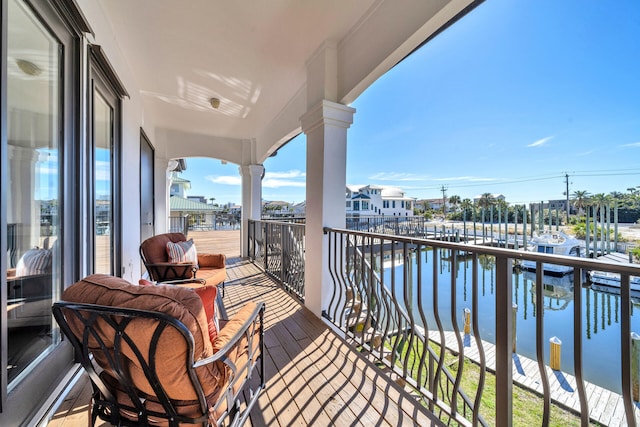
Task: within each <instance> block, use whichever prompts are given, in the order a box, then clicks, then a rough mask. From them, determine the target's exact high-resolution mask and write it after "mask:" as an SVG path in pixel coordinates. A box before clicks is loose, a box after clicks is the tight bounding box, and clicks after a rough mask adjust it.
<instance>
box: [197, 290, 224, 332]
mask: <svg viewBox="0 0 640 427" xmlns="http://www.w3.org/2000/svg"><path fill="white" fill-rule="evenodd" d="M194 291H196V293H197V294H198V296H200V299H201V300H202V305H203V306H204V312H205V313H206V315H207V322H208V324H207V326H208V328H209V339H210V340H211V344H213V342H214V341H215V340H216V337H217V336H218V329H219V325H218V317H217V316H216V295H217V294H218V288H217V287H216V286H203V287H201V288H194Z"/></svg>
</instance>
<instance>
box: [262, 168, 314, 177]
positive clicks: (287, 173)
mask: <svg viewBox="0 0 640 427" xmlns="http://www.w3.org/2000/svg"><path fill="white" fill-rule="evenodd" d="M306 176H307V174H306V173H304V172H301V171H299V170H297V169H293V170H290V171H285V172H268V171H267V172H265V174H264V178H265V179H279V178H306Z"/></svg>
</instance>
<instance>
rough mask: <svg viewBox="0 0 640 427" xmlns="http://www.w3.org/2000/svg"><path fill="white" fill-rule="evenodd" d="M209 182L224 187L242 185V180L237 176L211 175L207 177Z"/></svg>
mask: <svg viewBox="0 0 640 427" xmlns="http://www.w3.org/2000/svg"><path fill="white" fill-rule="evenodd" d="M205 179H206V180H207V181H211V182H213V183H214V184H222V185H242V178H240V177H239V176H237V175H221V176H215V175H209V176H207V177H205Z"/></svg>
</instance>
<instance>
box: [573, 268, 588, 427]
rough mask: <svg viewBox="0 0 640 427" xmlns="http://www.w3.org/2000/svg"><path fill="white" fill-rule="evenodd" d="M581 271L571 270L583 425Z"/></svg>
mask: <svg viewBox="0 0 640 427" xmlns="http://www.w3.org/2000/svg"><path fill="white" fill-rule="evenodd" d="M582 273H583V270H581V269H579V268H575V269H574V270H573V367H574V373H575V377H576V387H577V388H578V397H579V398H580V421H581V423H582V425H583V426H587V425H589V403H588V402H587V393H586V390H585V387H584V378H583V376H582Z"/></svg>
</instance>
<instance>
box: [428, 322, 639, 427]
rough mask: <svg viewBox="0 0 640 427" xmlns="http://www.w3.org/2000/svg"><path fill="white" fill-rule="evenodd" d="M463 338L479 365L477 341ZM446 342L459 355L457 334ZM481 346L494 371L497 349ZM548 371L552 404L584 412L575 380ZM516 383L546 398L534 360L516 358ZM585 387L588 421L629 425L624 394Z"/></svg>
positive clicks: (469, 354)
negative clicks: (581, 408) (626, 417)
mask: <svg viewBox="0 0 640 427" xmlns="http://www.w3.org/2000/svg"><path fill="white" fill-rule="evenodd" d="M429 337H430V339H431V340H432V341H434V342H436V343H439V342H440V334H439V333H438V332H437V331H431V332H430V335H429ZM462 338H463V339H462V341H463V343H464V355H465V357H466V358H468V359H470V360H472V361H473V362H474V363H477V364H478V365H479V364H480V353H479V352H478V347H477V346H476V342H475V339H474V338H473V336H470V337H469V338H470V339H465V337H464V335H463V336H462ZM445 343H446V347H447V348H448V349H449V350H450V351H452V352H453V353H455V354H458V353H459V351H458V340H457V338H456V335H455V333H454V332H445ZM482 346H483V348H484V352H485V360H486V363H487V369H488V370H489V371H491V372H495V371H496V351H495V347H496V346H495V345H494V344H491V343H489V342H486V341H483V342H482ZM545 369H546V374H547V378H548V380H549V387H550V389H551V401H552V402H553V403H556V404H557V405H559V406H561V407H564V408H566V409H568V410H571V411H574V412H576V413H578V414H579V413H580V412H581V411H580V397H579V395H578V389H577V388H576V385H577V382H576V378H575V377H574V376H573V375H570V374H567V373H564V372H561V371H554V370H552V369H551V368H550V367H549V366H545ZM513 382H514V384H517V385H519V386H521V387H523V388H526V389H528V390H531V391H533V392H535V393H537V394H539V395H543V388H542V377H541V376H540V370H539V369H538V362H537V361H535V360H533V359H529V358H527V357H524V356H521V355H518V354H514V355H513ZM584 385H585V390H586V394H587V404H588V406H589V418H590V419H591V421H592V422H597V423H599V424H601V425H604V426H611V427H618V426H620V427H622V426H626V425H628V423H627V422H626V420H625V410H624V403H623V401H622V395H620V394H618V393H614V392H612V391H610V390H606V389H604V388H602V387H599V386H597V385H595V384H591V383H588V382H586V381H585V383H584ZM635 418H636V424H640V407H639V404H638V403H636V407H635Z"/></svg>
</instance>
